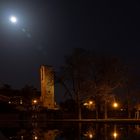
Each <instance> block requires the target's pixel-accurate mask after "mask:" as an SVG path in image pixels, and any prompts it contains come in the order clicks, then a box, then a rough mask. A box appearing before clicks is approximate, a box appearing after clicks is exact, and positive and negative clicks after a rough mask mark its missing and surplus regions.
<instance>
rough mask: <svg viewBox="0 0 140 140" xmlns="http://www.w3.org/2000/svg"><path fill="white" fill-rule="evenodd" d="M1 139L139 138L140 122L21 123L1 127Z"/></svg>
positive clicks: (116, 139)
mask: <svg viewBox="0 0 140 140" xmlns="http://www.w3.org/2000/svg"><path fill="white" fill-rule="evenodd" d="M0 130H1V132H0V140H8V139H11V140H132V139H133V140H139V139H140V125H139V124H111V123H108V124H104V123H74V122H69V123H66V122H63V123H62V122H61V123H58V122H54V123H32V124H30V125H29V123H19V125H18V126H17V125H16V127H14V126H12V127H9V126H5V127H1V128H0Z"/></svg>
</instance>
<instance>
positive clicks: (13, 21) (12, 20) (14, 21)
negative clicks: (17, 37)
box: [9, 16, 18, 24]
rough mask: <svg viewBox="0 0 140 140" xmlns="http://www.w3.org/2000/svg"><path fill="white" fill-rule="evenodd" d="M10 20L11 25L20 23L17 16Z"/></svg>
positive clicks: (11, 17)
mask: <svg viewBox="0 0 140 140" xmlns="http://www.w3.org/2000/svg"><path fill="white" fill-rule="evenodd" d="M9 20H10V22H11V23H14V24H16V23H17V21H18V20H17V17H16V16H10V17H9Z"/></svg>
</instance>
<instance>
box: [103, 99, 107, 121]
mask: <svg viewBox="0 0 140 140" xmlns="http://www.w3.org/2000/svg"><path fill="white" fill-rule="evenodd" d="M104 105H105V107H104V109H105V112H104V119H107V101H106V100H105V104H104Z"/></svg>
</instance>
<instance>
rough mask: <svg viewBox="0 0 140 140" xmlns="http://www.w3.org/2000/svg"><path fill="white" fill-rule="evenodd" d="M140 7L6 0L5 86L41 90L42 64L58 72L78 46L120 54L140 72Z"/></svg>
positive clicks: (1, 62) (1, 37) (1, 43)
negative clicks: (11, 21)
mask: <svg viewBox="0 0 140 140" xmlns="http://www.w3.org/2000/svg"><path fill="white" fill-rule="evenodd" d="M116 2H117V1H116ZM139 9H140V6H139V4H137V3H135V4H134V3H132V1H131V3H129V1H127V3H123V2H122V3H109V2H107V1H105V0H103V1H99V2H98V1H94V0H85V1H79V0H71V1H69V0H0V84H3V83H7V84H10V85H11V86H12V87H15V88H21V87H24V85H25V84H29V85H34V86H35V87H37V88H38V87H39V86H40V82H39V67H40V65H41V64H46V65H52V66H54V68H55V69H56V70H58V68H59V66H61V65H62V64H63V61H64V56H65V55H67V54H69V53H70V52H71V51H72V50H73V49H74V48H76V47H81V48H85V49H87V48H88V49H93V50H95V51H96V52H97V53H99V54H100V53H106V54H107V55H108V54H111V55H118V56H120V57H121V58H122V59H123V60H124V61H126V63H128V64H129V65H131V66H132V67H133V68H134V69H135V70H136V71H138V70H140V68H139V65H140V64H139V60H140V54H139V53H140V41H139V40H140V10H139ZM11 15H15V16H17V18H18V23H17V24H15V25H14V24H12V23H10V21H9V16H11Z"/></svg>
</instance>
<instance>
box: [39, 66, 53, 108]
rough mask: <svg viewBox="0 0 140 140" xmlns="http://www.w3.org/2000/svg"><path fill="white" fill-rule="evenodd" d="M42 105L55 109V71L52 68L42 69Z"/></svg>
mask: <svg viewBox="0 0 140 140" xmlns="http://www.w3.org/2000/svg"><path fill="white" fill-rule="evenodd" d="M40 78H41V97H40V100H41V104H42V106H43V107H45V108H48V109H55V100H54V70H53V68H52V67H51V66H45V65H42V66H41V67H40Z"/></svg>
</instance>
